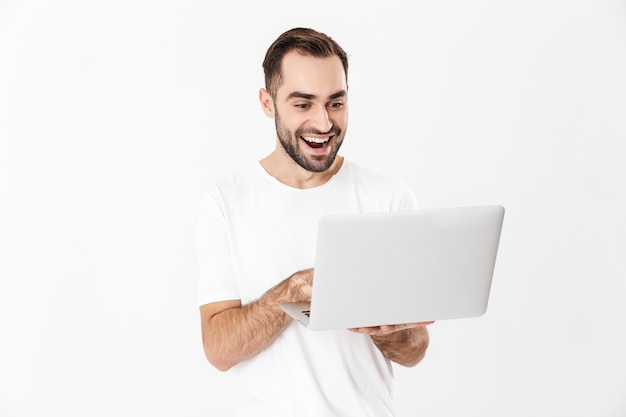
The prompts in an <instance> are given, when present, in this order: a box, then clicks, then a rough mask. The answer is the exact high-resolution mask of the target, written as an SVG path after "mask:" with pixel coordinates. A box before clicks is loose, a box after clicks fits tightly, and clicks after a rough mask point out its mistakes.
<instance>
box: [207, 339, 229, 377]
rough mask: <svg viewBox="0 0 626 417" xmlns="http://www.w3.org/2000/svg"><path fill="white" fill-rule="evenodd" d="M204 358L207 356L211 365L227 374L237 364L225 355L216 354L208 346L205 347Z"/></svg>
mask: <svg viewBox="0 0 626 417" xmlns="http://www.w3.org/2000/svg"><path fill="white" fill-rule="evenodd" d="M204 356H206V358H207V360H208V361H209V363H210V364H211V365H213V367H214V368H215V369H217V370H218V371H220V372H226V371H228V370H229V369H230V368H232V367H233V366H235V365H236V363H234V362H233V361H231V360H229V359H228V358H226V357H225V356H224V355H220V354H219V353H216V352H214V351H213V350H212V349H210V348H209V347H207V346H206V345H205V346H204Z"/></svg>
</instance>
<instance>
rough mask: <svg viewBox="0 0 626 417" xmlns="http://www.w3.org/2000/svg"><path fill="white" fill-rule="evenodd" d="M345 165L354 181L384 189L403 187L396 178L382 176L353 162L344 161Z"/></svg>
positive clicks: (401, 182)
mask: <svg viewBox="0 0 626 417" xmlns="http://www.w3.org/2000/svg"><path fill="white" fill-rule="evenodd" d="M345 163H346V165H347V166H346V168H347V169H346V171H347V172H348V175H349V176H350V177H351V179H353V180H354V181H357V182H363V183H370V184H371V185H380V186H382V187H384V188H388V187H393V188H395V187H403V184H404V182H403V181H401V180H399V179H397V178H394V177H392V176H389V175H386V174H383V173H381V172H379V171H376V170H374V169H372V168H368V167H366V166H364V165H361V164H359V163H356V162H353V161H347V160H346V161H345Z"/></svg>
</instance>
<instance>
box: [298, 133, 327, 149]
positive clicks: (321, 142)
mask: <svg viewBox="0 0 626 417" xmlns="http://www.w3.org/2000/svg"><path fill="white" fill-rule="evenodd" d="M333 136H334V135H331V136H325V137H311V136H301V138H302V139H303V140H304V141H305V142H306V143H307V145H309V146H310V147H312V148H323V147H324V146H326V144H327V143H328V142H330V139H332V137H333Z"/></svg>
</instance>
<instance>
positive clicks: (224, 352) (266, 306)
mask: <svg viewBox="0 0 626 417" xmlns="http://www.w3.org/2000/svg"><path fill="white" fill-rule="evenodd" d="M310 274H311V273H310V272H309V271H301V272H298V273H296V274H294V275H292V276H291V277H289V278H287V279H286V280H284V281H282V282H281V283H280V284H278V285H276V286H275V287H273V288H272V289H270V290H269V291H267V292H266V293H265V294H264V295H263V297H261V298H260V299H258V300H257V301H254V302H252V303H250V304H247V305H245V306H241V304H240V303H237V304H236V305H234V306H232V308H224V309H221V310H218V311H217V312H210V311H205V312H202V316H203V318H202V321H203V322H202V330H203V331H202V335H203V344H204V351H205V354H206V356H207V359H208V360H209V361H210V362H211V363H212V364H213V365H214V366H215V367H216V368H218V369H219V370H221V371H226V370H228V369H230V368H231V367H233V366H234V365H236V364H238V363H239V362H241V361H244V360H246V359H249V358H251V357H253V356H254V355H256V354H257V353H259V352H261V351H262V350H264V349H265V348H267V347H268V346H269V345H270V344H272V342H274V340H276V338H277V337H278V335H280V333H281V332H282V331H283V330H284V329H285V328H286V327H287V326H288V325H289V323H290V322H291V319H290V318H289V316H287V315H286V314H285V313H284V312H283V311H282V310H281V309H280V304H282V303H288V302H293V301H302V300H304V299H308V298H307V297H310V293H308V292H306V291H305V293H302V291H301V290H302V287H303V286H306V285H309V284H308V283H309V281H310ZM209 308H210V306H209Z"/></svg>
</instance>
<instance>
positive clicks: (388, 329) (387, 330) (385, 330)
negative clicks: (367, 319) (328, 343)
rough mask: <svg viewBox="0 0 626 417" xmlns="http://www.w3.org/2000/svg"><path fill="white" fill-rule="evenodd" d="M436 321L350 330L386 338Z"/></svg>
mask: <svg viewBox="0 0 626 417" xmlns="http://www.w3.org/2000/svg"><path fill="white" fill-rule="evenodd" d="M433 323H434V321H422V322H418V323H406V324H385V325H382V326H372V327H357V328H354V329H348V330H350V331H352V332H355V333H363V334H368V335H370V336H386V335H389V334H392V333H395V332H399V331H401V330H407V329H413V328H415V327H421V326H428V325H429V324H433Z"/></svg>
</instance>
